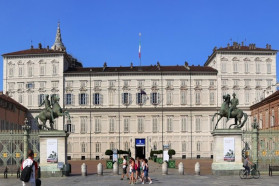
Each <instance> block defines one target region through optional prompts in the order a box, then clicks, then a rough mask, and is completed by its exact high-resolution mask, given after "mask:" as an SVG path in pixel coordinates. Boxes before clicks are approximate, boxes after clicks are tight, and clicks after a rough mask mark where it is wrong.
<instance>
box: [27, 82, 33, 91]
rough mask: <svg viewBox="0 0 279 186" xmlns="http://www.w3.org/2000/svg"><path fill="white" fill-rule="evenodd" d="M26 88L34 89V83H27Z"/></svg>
mask: <svg viewBox="0 0 279 186" xmlns="http://www.w3.org/2000/svg"><path fill="white" fill-rule="evenodd" d="M26 88H27V89H33V88H35V86H34V83H33V82H28V83H27V84H26Z"/></svg>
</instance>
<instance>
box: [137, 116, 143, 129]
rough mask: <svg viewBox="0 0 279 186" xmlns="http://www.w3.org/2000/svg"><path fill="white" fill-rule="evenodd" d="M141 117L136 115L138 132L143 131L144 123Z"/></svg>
mask: <svg viewBox="0 0 279 186" xmlns="http://www.w3.org/2000/svg"><path fill="white" fill-rule="evenodd" d="M143 119H144V118H143V117H138V132H143V130H144V129H143V125H144V123H143Z"/></svg>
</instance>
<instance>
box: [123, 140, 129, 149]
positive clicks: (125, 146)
mask: <svg viewBox="0 0 279 186" xmlns="http://www.w3.org/2000/svg"><path fill="white" fill-rule="evenodd" d="M129 147H130V143H129V142H127V141H126V142H125V143H124V150H125V151H128V150H129Z"/></svg>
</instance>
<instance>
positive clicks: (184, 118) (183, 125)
mask: <svg viewBox="0 0 279 186" xmlns="http://www.w3.org/2000/svg"><path fill="white" fill-rule="evenodd" d="M186 130H187V116H182V117H181V131H182V132H186Z"/></svg>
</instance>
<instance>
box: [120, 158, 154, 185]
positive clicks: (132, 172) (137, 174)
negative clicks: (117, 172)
mask: <svg viewBox="0 0 279 186" xmlns="http://www.w3.org/2000/svg"><path fill="white" fill-rule="evenodd" d="M122 165H123V173H122V177H121V180H123V179H124V177H125V175H126V176H127V179H128V180H130V181H129V184H131V185H134V184H135V183H137V180H140V181H141V183H142V184H145V183H146V181H147V180H148V181H149V184H152V180H151V178H150V177H149V175H148V171H149V166H148V160H147V159H139V157H137V159H136V160H135V159H134V158H132V157H131V158H130V160H129V165H128V164H127V160H126V159H125V157H124V156H123V164H122ZM128 168H129V169H128ZM127 169H128V170H129V175H128V172H127Z"/></svg>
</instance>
